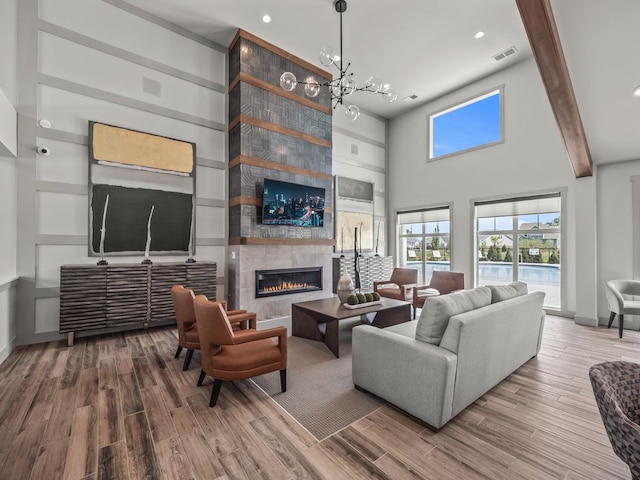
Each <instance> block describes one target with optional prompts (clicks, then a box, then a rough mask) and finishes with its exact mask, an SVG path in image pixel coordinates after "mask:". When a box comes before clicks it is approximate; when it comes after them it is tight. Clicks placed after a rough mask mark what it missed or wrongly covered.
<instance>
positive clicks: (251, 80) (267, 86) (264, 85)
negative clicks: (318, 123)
mask: <svg viewBox="0 0 640 480" xmlns="http://www.w3.org/2000/svg"><path fill="white" fill-rule="evenodd" d="M240 82H245V83H248V84H249V85H253V86H254V87H258V88H261V89H263V90H266V91H268V92H271V93H274V94H276V95H280V96H281V97H285V98H288V99H289V100H293V101H294V102H297V103H300V104H302V105H304V106H306V107H309V108H313V109H315V110H318V111H320V112H322V113H326V114H327V115H333V108H331V107H326V106H324V105H320V104H319V103H318V102H314V101H313V100H310V99H308V98H307V97H303V96H301V95H297V94H295V93H291V92H287V91H286V90H284V89H283V88H281V87H279V86H276V85H272V84H271V83H268V82H265V81H264V80H260V79H259V78H256V77H254V76H251V75H249V74H247V73H244V72H240V74H239V75H238V76H236V78H234V79H233V81H232V82H231V84H230V85H229V93H231V91H232V90H233V89H234V88H235V87H236V85H237V84H238V83H240Z"/></svg>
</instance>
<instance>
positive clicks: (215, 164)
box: [17, 0, 227, 344]
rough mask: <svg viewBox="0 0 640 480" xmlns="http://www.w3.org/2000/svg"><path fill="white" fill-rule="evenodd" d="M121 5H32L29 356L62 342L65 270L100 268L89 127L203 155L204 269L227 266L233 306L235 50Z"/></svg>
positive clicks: (26, 165) (21, 179)
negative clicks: (93, 251) (230, 93)
mask: <svg viewBox="0 0 640 480" xmlns="http://www.w3.org/2000/svg"><path fill="white" fill-rule="evenodd" d="M118 5H121V6H120V7H118V6H114V5H111V4H110V3H107V2H104V1H101V0H40V1H38V0H21V2H20V11H19V15H20V22H19V26H20V30H19V31H18V38H19V40H20V41H19V45H18V47H19V49H20V51H19V53H20V58H21V64H20V66H19V70H18V76H19V79H18V80H19V82H20V86H21V88H20V92H19V95H20V105H21V108H19V109H18V113H19V126H20V136H21V143H20V147H21V153H20V160H19V165H20V168H19V171H18V185H19V193H18V215H19V217H20V218H29V219H33V220H32V222H31V223H30V224H25V225H23V224H22V223H20V225H19V227H18V247H17V249H18V255H17V256H18V265H17V269H18V273H19V274H20V276H21V284H20V289H19V292H18V316H19V323H18V332H17V336H18V338H17V343H18V344H23V343H34V342H40V341H47V340H51V339H56V338H62V336H61V335H59V334H58V309H59V268H60V265H62V264H69V263H74V264H77V263H80V264H83V263H86V264H92V263H95V262H96V261H97V259H96V258H95V257H89V256H88V245H87V243H88V226H87V223H88V220H87V219H88V208H89V205H88V203H89V202H88V170H87V166H88V138H87V135H88V121H89V120H93V121H97V122H103V123H107V124H111V125H116V126H120V127H125V128H130V129H133V130H139V131H143V132H147V133H152V134H157V135H163V136H167V137H170V138H176V139H179V140H186V141H190V142H194V143H196V154H197V168H196V197H197V199H196V245H197V246H196V258H197V259H198V260H212V261H215V262H217V264H218V272H219V279H218V281H219V288H218V296H219V298H223V297H224V281H225V279H224V272H225V270H226V266H225V258H226V255H225V251H226V232H227V227H226V214H225V211H226V207H227V202H226V198H227V193H226V168H227V167H226V160H227V146H226V143H227V141H226V125H227V121H226V117H225V112H226V108H227V107H226V93H225V92H226V84H227V73H226V55H225V51H226V49H224V48H222V47H221V46H219V45H215V44H212V43H211V42H209V41H207V40H205V39H201V38H199V37H197V36H195V35H193V34H190V33H188V32H185V31H183V30H181V29H180V28H178V27H175V28H171V27H170V26H169V27H166V26H165V25H164V24H162V25H160V24H156V23H153V22H152V21H150V20H148V19H143V18H140V17H138V16H136V15H135V12H134V10H133V9H130V8H128V7H127V5H126V4H124V3H123V4H118ZM150 84H152V86H153V87H158V89H159V92H154V91H153V90H154V88H151V89H150V88H149V85H150ZM30 105H35V109H30V108H29V106H30ZM41 119H46V120H48V121H49V122H51V124H52V128H49V129H46V128H42V127H40V126H38V121H39V120H41ZM37 146H46V147H49V148H50V149H51V152H52V153H51V155H50V156H48V157H43V156H39V155H36V153H35V152H36V147H37ZM185 259H186V256H184V257H177V256H176V257H166V256H163V257H160V258H154V260H156V261H184V260H185ZM108 260H109V262H110V263H129V262H139V261H140V260H141V258H135V257H112V258H108ZM23 278H24V281H23Z"/></svg>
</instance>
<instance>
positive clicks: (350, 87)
mask: <svg viewBox="0 0 640 480" xmlns="http://www.w3.org/2000/svg"><path fill="white" fill-rule="evenodd" d="M333 6H334V7H335V9H336V12H338V13H339V14H340V54H339V55H337V54H336V53H335V52H334V51H333V49H332V48H331V47H325V48H323V49H322V50H321V51H320V63H322V65H324V66H325V67H330V66H331V65H334V66H335V67H336V68H337V69H338V70H339V71H340V76H339V77H338V78H334V79H333V80H331V81H325V82H322V83H320V82H318V81H316V80H315V79H313V78H308V79H307V80H306V81H304V82H303V81H298V79H297V78H296V76H295V75H294V74H293V73H291V72H284V73H283V74H282V75H281V76H280V86H281V87H282V88H283V89H284V90H286V91H288V92H291V91H293V90H294V89H295V88H296V87H297V86H298V85H304V93H305V95H307V97H310V98H314V97H317V96H318V94H319V93H320V89H321V88H323V87H326V88H328V89H329V91H330V92H331V101H332V103H333V108H334V109H335V108H336V107H337V106H338V105H342V106H344V107H345V111H344V114H345V116H346V117H347V119H349V120H351V121H353V120H355V119H357V118H358V117H359V116H360V108H359V107H358V106H357V105H353V104H346V102H345V97H347V96H349V95H351V94H352V93H353V92H370V93H377V94H380V95H382V97H383V98H384V99H385V100H386V101H387V102H389V103H391V102H393V101H394V100H396V99H397V98H398V91H397V90H396V89H395V88H392V87H391V86H390V85H389V84H387V83H383V82H382V80H381V79H380V78H378V77H369V78H368V79H367V81H366V82H365V84H364V86H361V87H359V86H358V85H357V84H356V81H355V80H354V78H353V73H350V72H349V67H350V66H351V63H347V66H346V67H345V68H342V66H343V63H342V14H343V13H344V12H345V11H346V10H347V2H346V0H335V1H334V2H333Z"/></svg>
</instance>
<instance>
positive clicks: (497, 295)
mask: <svg viewBox="0 0 640 480" xmlns="http://www.w3.org/2000/svg"><path fill="white" fill-rule="evenodd" d="M487 286H488V287H489V289H490V290H491V303H498V302H502V301H503V300H509V299H510V298H515V297H519V296H520V295H526V294H527V293H529V292H528V289H527V284H526V283H524V282H513V283H510V284H508V285H487Z"/></svg>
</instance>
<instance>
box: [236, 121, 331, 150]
mask: <svg viewBox="0 0 640 480" xmlns="http://www.w3.org/2000/svg"><path fill="white" fill-rule="evenodd" d="M239 123H246V124H248V125H253V126H254V127H258V128H264V129H265V130H270V131H272V132H276V133H281V134H282V135H288V136H290V137H293V138H299V139H301V140H304V141H305V142H309V143H315V144H316V145H320V146H321V147H327V148H331V147H332V143H331V142H330V141H328V140H325V139H324V138H319V137H315V136H313V135H309V134H308V133H302V132H299V131H297V130H293V129H292V128H287V127H283V126H281V125H276V124H275V123H271V122H265V121H264V120H259V119H257V118H253V117H251V116H249V115H245V114H244V113H241V114H240V115H238V116H237V117H236V118H234V119H233V120H232V121H231V122H229V131H231V130H233V129H234V128H235V127H236V125H238V124H239Z"/></svg>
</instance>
